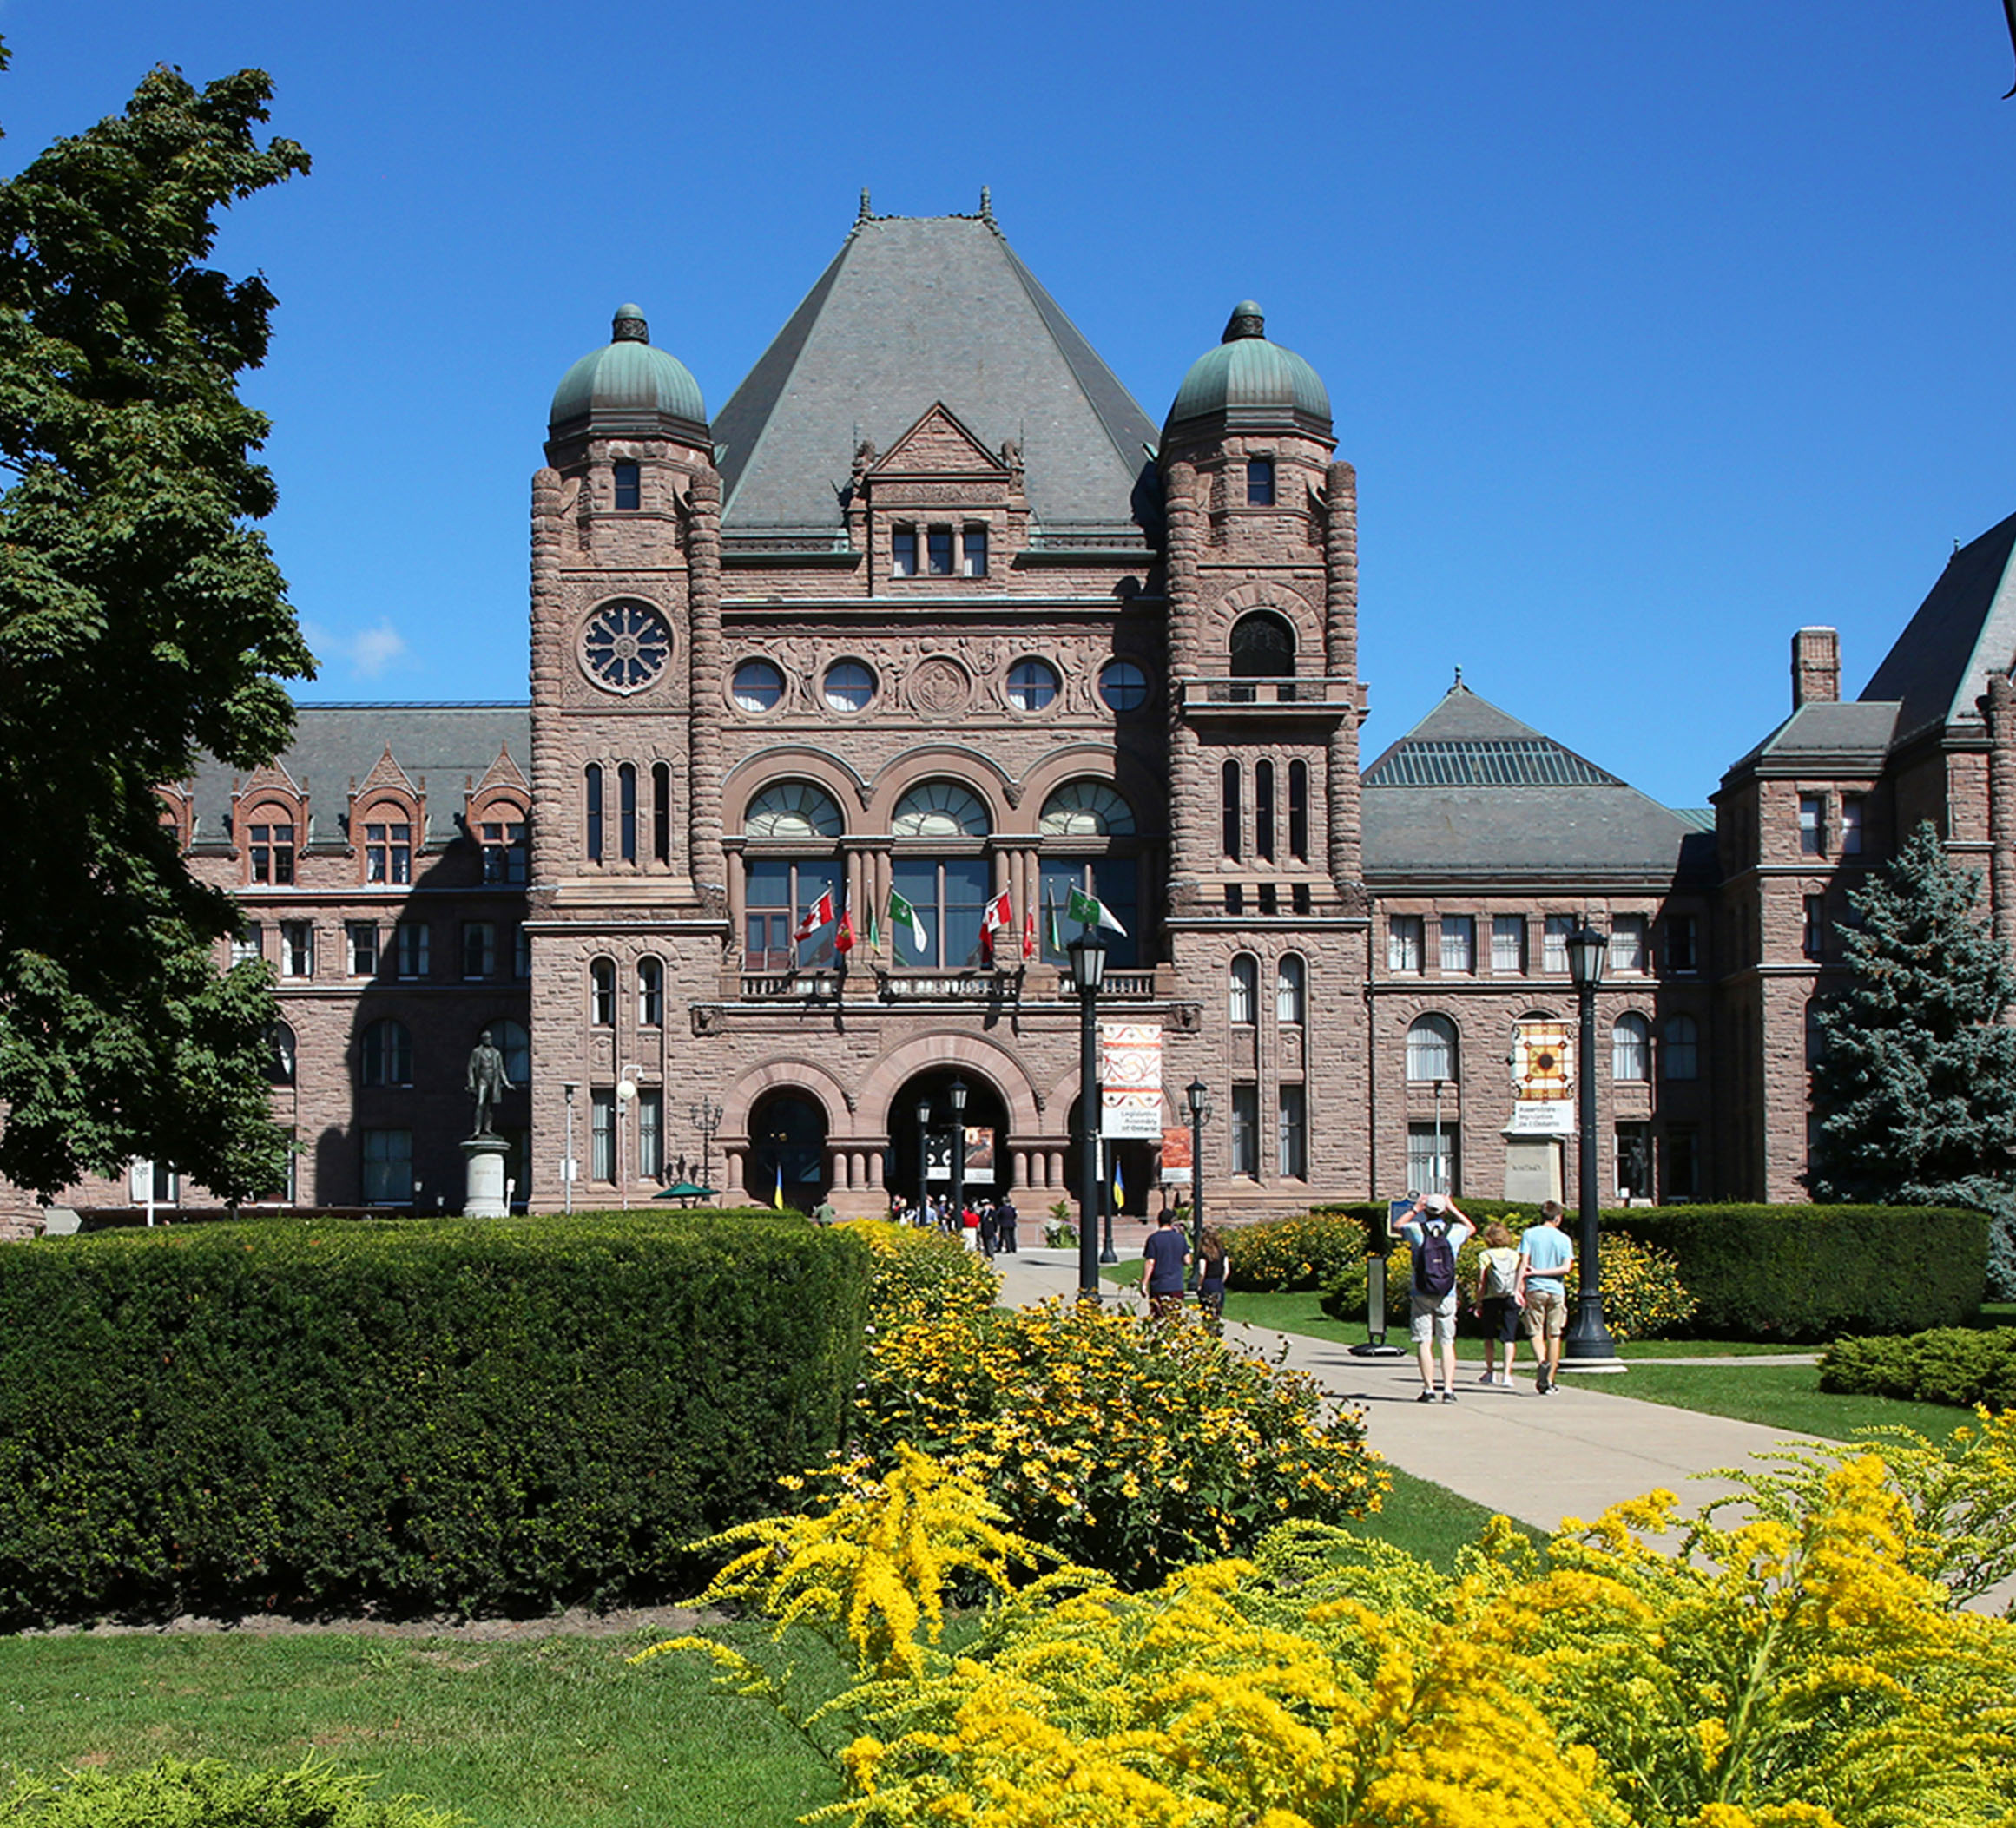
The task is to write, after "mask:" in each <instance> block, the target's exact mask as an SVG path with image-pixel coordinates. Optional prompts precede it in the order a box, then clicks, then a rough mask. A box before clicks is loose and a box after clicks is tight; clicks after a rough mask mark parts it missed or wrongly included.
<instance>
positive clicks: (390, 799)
mask: <svg viewBox="0 0 2016 1828" xmlns="http://www.w3.org/2000/svg"><path fill="white" fill-rule="evenodd" d="M345 825H346V829H347V830H348V832H349V833H350V854H351V855H352V857H354V858H356V859H357V864H358V880H359V882H361V883H364V884H368V885H375V886H380V887H386V888H392V887H398V886H399V885H401V884H406V883H410V882H412V879H413V858H414V856H415V854H416V852H418V851H419V849H420V848H421V847H422V846H423V845H425V842H426V837H427V795H426V789H425V784H424V783H416V782H415V781H414V779H413V778H412V776H411V775H410V774H408V773H406V771H405V769H404V768H402V767H401V766H399V763H398V762H397V761H396V760H395V759H393V756H392V745H391V744H390V743H387V744H386V745H385V753H384V754H382V755H381V756H379V759H378V761H377V763H376V764H375V765H374V766H372V771H371V773H369V774H367V775H366V776H365V778H364V783H363V785H362V786H353V787H352V789H351V790H350V801H349V806H348V808H347V812H346V820H345Z"/></svg>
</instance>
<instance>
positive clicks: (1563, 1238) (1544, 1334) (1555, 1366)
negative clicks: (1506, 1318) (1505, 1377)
mask: <svg viewBox="0 0 2016 1828" xmlns="http://www.w3.org/2000/svg"><path fill="white" fill-rule="evenodd" d="M1561 1217H1562V1213H1561V1202H1560V1201H1559V1200H1548V1201H1547V1203H1546V1204H1545V1206H1543V1207H1541V1208H1540V1222H1539V1223H1538V1225H1530V1226H1527V1227H1526V1229H1525V1231H1524V1232H1522V1233H1520V1234H1519V1270H1518V1272H1517V1273H1516V1274H1515V1275H1514V1277H1513V1279H1512V1295H1513V1299H1516V1300H1519V1301H1521V1302H1523V1303H1524V1305H1525V1317H1526V1337H1527V1338H1529V1339H1531V1340H1532V1343H1533V1358H1534V1360H1535V1361H1536V1362H1537V1363H1538V1365H1539V1367H1540V1373H1539V1376H1538V1378H1535V1379H1534V1380H1533V1389H1534V1391H1536V1392H1537V1393H1538V1395H1540V1396H1543V1397H1544V1396H1545V1395H1546V1394H1547V1392H1548V1391H1551V1390H1552V1389H1553V1388H1554V1384H1555V1380H1556V1379H1557V1378H1558V1377H1559V1375H1560V1371H1561V1341H1562V1339H1563V1338H1565V1336H1566V1334H1567V1332H1568V1272H1570V1271H1571V1270H1572V1269H1573V1268H1574V1267H1575V1246H1573V1245H1572V1244H1571V1243H1570V1242H1569V1241H1568V1234H1567V1233H1565V1232H1564V1231H1563V1230H1562V1229H1561Z"/></svg>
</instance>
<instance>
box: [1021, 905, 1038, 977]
mask: <svg viewBox="0 0 2016 1828" xmlns="http://www.w3.org/2000/svg"><path fill="white" fill-rule="evenodd" d="M1033 957H1036V910H1035V909H1034V908H1031V909H1030V910H1029V911H1028V912H1027V913H1025V914H1024V916H1023V917H1022V962H1023V963H1024V964H1027V963H1029V961H1030V960H1031V959H1032V958H1033Z"/></svg>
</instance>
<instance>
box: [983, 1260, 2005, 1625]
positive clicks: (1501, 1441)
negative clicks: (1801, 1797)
mask: <svg viewBox="0 0 2016 1828" xmlns="http://www.w3.org/2000/svg"><path fill="white" fill-rule="evenodd" d="M1115 1248H1116V1249H1117V1250H1118V1251H1119V1252H1120V1253H1121V1254H1122V1257H1123V1260H1130V1261H1137V1260H1138V1259H1139V1254H1140V1246H1139V1243H1138V1242H1136V1243H1135V1244H1134V1249H1133V1252H1132V1253H1131V1256H1130V1253H1128V1251H1127V1248H1126V1244H1125V1242H1123V1240H1120V1239H1116V1240H1115ZM994 1264H995V1267H996V1268H997V1269H998V1271H999V1272H1001V1285H1002V1299H1004V1300H1005V1301H1006V1302H1008V1303H1010V1304H1011V1305H1015V1306H1018V1307H1019V1306H1029V1305H1033V1304H1035V1303H1037V1302H1039V1301H1044V1300H1047V1299H1050V1298H1051V1297H1052V1296H1064V1297H1065V1298H1066V1299H1069V1298H1070V1297H1071V1295H1072V1294H1073V1293H1075V1292H1076V1290H1077V1253H1076V1252H1075V1251H1054V1250H1038V1251H1027V1250H1025V1251H1023V1252H1021V1253H1019V1254H1018V1255H1016V1256H1011V1257H1010V1256H1003V1257H997V1258H996V1259H994ZM1121 1299H1123V1301H1128V1302H1130V1304H1131V1305H1139V1299H1140V1298H1139V1296H1138V1295H1137V1294H1136V1295H1132V1296H1129V1295H1126V1294H1124V1293H1123V1296H1122V1298H1121ZM1225 1336H1226V1338H1227V1341H1228V1342H1229V1344H1232V1345H1237V1346H1240V1347H1242V1348H1243V1349H1245V1350H1247V1351H1252V1352H1255V1353H1256V1354H1259V1355H1261V1356H1263V1357H1265V1358H1269V1359H1275V1358H1280V1359H1284V1360H1285V1362H1286V1363H1288V1364H1291V1365H1293V1366H1294V1367H1295V1369H1296V1370H1298V1371H1306V1372H1308V1375H1309V1376H1310V1377H1312V1378H1314V1379H1315V1381H1316V1383H1317V1384H1318V1385H1319V1386H1320V1387H1321V1389H1322V1391H1324V1393H1325V1394H1326V1395H1327V1396H1329V1397H1333V1398H1334V1399H1335V1400H1337V1401H1340V1402H1344V1403H1350V1404H1357V1405H1358V1406H1360V1407H1361V1408H1362V1409H1363V1410H1364V1411H1365V1415H1366V1432H1367V1438H1368V1439H1369V1441H1370V1443H1371V1444H1372V1445H1373V1446H1374V1448H1376V1449H1377V1450H1379V1452H1380V1453H1381V1454H1383V1455H1384V1456H1386V1458H1387V1460H1389V1461H1390V1462H1391V1463H1393V1465H1395V1466H1397V1467H1399V1468H1400V1470H1402V1471H1403V1472H1409V1473H1412V1474H1413V1475H1414V1476H1416V1477H1417V1478H1421V1479H1428V1480H1432V1481H1433V1483H1436V1484H1437V1485H1441V1486H1446V1488H1447V1489H1449V1490H1451V1491H1453V1492H1457V1493H1459V1494H1460V1495H1461V1496H1464V1497H1466V1498H1468V1499H1470V1500H1472V1502H1473V1503H1478V1504H1482V1505H1484V1506H1486V1507H1487V1508H1488V1509H1492V1510H1495V1511H1503V1512H1504V1513H1505V1515H1506V1516H1511V1517H1516V1518H1517V1519H1519V1521H1520V1522H1524V1523H1530V1524H1532V1526H1533V1527H1534V1528H1536V1529H1542V1530H1549V1531H1551V1530H1554V1529H1558V1528H1559V1527H1560V1524H1561V1522H1562V1519H1563V1518H1565V1517H1579V1518H1581V1519H1582V1520H1583V1521H1584V1522H1593V1521H1594V1520H1595V1518H1596V1517H1597V1516H1598V1515H1599V1514H1600V1513H1601V1512H1602V1511H1603V1510H1604V1509H1605V1508H1606V1507H1607V1506H1609V1505H1611V1504H1615V1503H1621V1502H1622V1501H1623V1500H1624V1499H1626V1498H1635V1497H1638V1496H1642V1495H1644V1493H1646V1492H1649V1491H1651V1490H1653V1489H1655V1488H1657V1487H1660V1486H1664V1487H1665V1488H1667V1489H1669V1490H1671V1491H1675V1492H1677V1493H1678V1494H1679V1496H1680V1502H1681V1510H1682V1513H1683V1515H1686V1516H1691V1515H1693V1514H1694V1513H1695V1512H1696V1511H1697V1510H1699V1509H1700V1508H1701V1506H1702V1505H1703V1503H1707V1502H1708V1501H1709V1500H1710V1499H1711V1498H1714V1497H1717V1496H1722V1495H1723V1494H1725V1493H1728V1492H1730V1491H1734V1490H1736V1489H1738V1488H1737V1487H1736V1485H1735V1484H1734V1483H1732V1482H1730V1481H1729V1480H1726V1479H1702V1478H1696V1477H1694V1475H1695V1474H1697V1473H1705V1472H1710V1471H1712V1470H1715V1469H1716V1468H1718V1467H1725V1466H1742V1465H1744V1464H1746V1463H1749V1460H1750V1458H1751V1456H1753V1455H1756V1454H1760V1453H1767V1452H1769V1450H1771V1449H1773V1448H1774V1447H1781V1446H1784V1445H1787V1444H1789V1443H1790V1444H1797V1445H1805V1446H1820V1445H1822V1444H1823V1443H1820V1442H1818V1441H1817V1440H1815V1438H1814V1437H1812V1436H1808V1435H1795V1434H1792V1433H1790V1432H1789V1430H1781V1429H1773V1428H1765V1427H1762V1426H1760V1425H1758V1424H1756V1423H1752V1422H1736V1421H1732V1420H1730V1419H1729V1417H1723V1416H1710V1415H1703V1414H1700V1413H1697V1412H1696V1411H1695V1410H1687V1409H1674V1408H1671V1407H1670V1406H1669V1405H1667V1404H1658V1403H1644V1402H1634V1401H1632V1400H1631V1397H1630V1395H1629V1391H1630V1386H1631V1374H1630V1372H1628V1371H1626V1372H1625V1373H1624V1374H1623V1375H1622V1376H1607V1377H1598V1376H1584V1377H1583V1378H1579V1379H1574V1378H1572V1374H1571V1376H1570V1377H1568V1378H1564V1380H1563V1382H1562V1384H1561V1387H1560V1388H1559V1389H1558V1390H1557V1391H1554V1392H1553V1393H1552V1394H1551V1395H1549V1396H1546V1397H1542V1396H1540V1395H1539V1394H1538V1392H1537V1391H1535V1390H1534V1389H1533V1384H1532V1376H1531V1374H1530V1373H1528V1372H1523V1371H1522V1372H1519V1373H1516V1374H1515V1376H1514V1381H1513V1383H1512V1385H1511V1387H1510V1388H1502V1389H1501V1388H1499V1387H1498V1386H1496V1385H1491V1386H1486V1385H1484V1384H1479V1383H1478V1382H1477V1378H1478V1376H1479V1366H1478V1365H1477V1364H1474V1363H1472V1364H1468V1365H1461V1364H1459V1369H1458V1380H1459V1381H1458V1384H1457V1400H1456V1401H1455V1402H1454V1403H1440V1402H1438V1403H1436V1404H1433V1405H1430V1404H1425V1403H1421V1402H1420V1401H1419V1400H1418V1398H1419V1397H1420V1391H1421V1380H1420V1371H1418V1370H1417V1369H1416V1368H1415V1364H1414V1359H1413V1355H1412V1354H1411V1352H1410V1353H1409V1354H1408V1355H1407V1356H1406V1357H1404V1358H1354V1357H1353V1356H1352V1354H1351V1352H1350V1351H1349V1349H1348V1348H1347V1347H1346V1346H1342V1345H1335V1344H1333V1343H1332V1342H1331V1341H1329V1340H1328V1339H1314V1338H1309V1337H1308V1335H1306V1334H1301V1333H1282V1332H1275V1331H1274V1330H1273V1329H1272V1328H1268V1327H1259V1326H1248V1325H1241V1324H1239V1323H1236V1322H1234V1323H1231V1324H1229V1325H1227V1327H1226V1330H1225ZM1396 1343H1401V1344H1404V1341H1402V1342H1396ZM1520 1355H1521V1358H1522V1359H1523V1358H1525V1346H1524V1345H1521V1347H1520ZM1719 1362H1723V1363H1729V1364H1761V1363H1780V1364H1782V1363H1786V1362H1793V1363H1806V1364H1810V1363H1812V1362H1813V1361H1812V1359H1811V1358H1810V1357H1805V1356H1802V1355H1791V1354H1788V1355H1786V1356H1785V1357H1783V1358H1771V1359H1757V1358H1734V1359H1729V1360H1723V1361H1719ZM2012 1600H2016V1580H2012V1581H2005V1582H2003V1583H2002V1585H2001V1586H2000V1587H1998V1588H1996V1589H1995V1590H1994V1592H1993V1594H1992V1595H1989V1596H1987V1597H1986V1598H1985V1599H1984V1600H1982V1601H1977V1602H1976V1603H1977V1604H1978V1605H1980V1606H1982V1607H1984V1608H1986V1609H1987V1610H1990V1611H1995V1612H2000V1610H2001V1609H2002V1608H2003V1607H2005V1606H2006V1605H2008V1604H2009V1603H2010V1601H2012Z"/></svg>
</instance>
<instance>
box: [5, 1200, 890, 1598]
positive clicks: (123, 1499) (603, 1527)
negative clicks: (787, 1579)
mask: <svg viewBox="0 0 2016 1828" xmlns="http://www.w3.org/2000/svg"><path fill="white" fill-rule="evenodd" d="M866 1299H867V1253H866V1247H865V1246H864V1245H863V1244H862V1242H861V1240H860V1239H858V1238H855V1237H853V1236H850V1235H849V1234H848V1233H847V1232H846V1231H844V1230H840V1229H837V1228H836V1229H830V1230H820V1229H817V1228H815V1227H813V1226H807V1224H806V1223H805V1222H804V1221H803V1220H801V1219H798V1218H795V1217H793V1218H784V1217H781V1216H780V1215H778V1214H776V1213H702V1212H695V1213H624V1214H616V1213H603V1214H583V1215H579V1216H576V1217H575V1218H573V1219H570V1220H562V1219H557V1218H551V1217H544V1218H536V1219H510V1220H459V1219H457V1220H393V1221H386V1222H376V1223H373V1222H363V1223H359V1222H357V1221H350V1220H338V1221H333V1222H329V1221H316V1220H306V1221H303V1220H261V1221H259V1222H256V1223H250V1224H243V1225H215V1226H192V1227H187V1228H182V1227H177V1228H175V1229H173V1230H167V1231H162V1230H156V1231H153V1232H140V1233H133V1232H122V1233H107V1234H104V1235H102V1236H100V1237H96V1238H74V1239H61V1240H44V1241H43V1242H42V1243H39V1244H33V1245H27V1246H18V1247H16V1248H14V1249H10V1250H6V1251H0V1623H4V1624H10V1625H11V1624H16V1623H20V1622H24V1621H32V1620H47V1619H56V1618H82V1617H90V1616H95V1615H98V1614H107V1613H125V1614H172V1613H175V1612H179V1611H185V1610H200V1611H214V1612H226V1613H228V1612H233V1611H240V1610H247V1609H249V1610H271V1611H293V1612H301V1611H327V1610H332V1609H334V1610H341V1611H351V1610H355V1609H357V1608H359V1607H368V1608H383V1609H387V1610H392V1611H399V1612H407V1613H414V1612H418V1613H431V1612H437V1611H448V1610H452V1611H462V1612H471V1613H476V1612H482V1613H497V1612H512V1611H545V1610H549V1609H550V1608H554V1607H556V1606H559V1605H565V1604H573V1603H582V1602H585V1603H597V1602H603V1601H611V1600H614V1599H616V1598H618V1597H621V1596H624V1595H647V1594H662V1593H663V1592H665V1591H667V1590H669V1589H671V1588H675V1587H676V1586H678V1585H681V1584H682V1583H683V1582H684V1581H686V1580H688V1578H689V1577H690V1576H691V1575H692V1574H693V1573H694V1572H695V1564H692V1563H689V1562H687V1561H686V1559H685V1557H684V1555H683V1552H682V1551H683V1545H685V1544H687V1543H688V1542H693V1541H695V1540H696V1539H697V1538H700V1537H702V1536H706V1535H711V1534H713V1533H715V1531H718V1530H720V1529H725V1528H727V1527H728V1525H730V1524H731V1523H735V1522H741V1521H743V1520H744V1519H745V1518H747V1517H749V1516H756V1515H759V1514H761V1513H762V1512H763V1511H765V1510H768V1509H772V1508H774V1503H775V1481H776V1479H777V1478H778V1476H780V1475H781V1474H784V1473H787V1472H793V1471H795V1470H798V1469H799V1468H800V1467H802V1466H804V1465H805V1464H807V1463H808V1462H810V1461H812V1460H814V1459H816V1458H817V1457H818V1456H820V1454H821V1453H822V1452H824V1451H825V1450H827V1449H828V1448H830V1447H832V1446H834V1445H836V1444H837V1443H838V1442H839V1441H840V1436H841V1430H842V1426H843V1420H844V1416H845V1411H846V1404H847V1400H848V1398H849V1397H851V1395H852V1392H853V1386H854V1383H855V1379H856V1376H857V1372H858V1366H859V1363H860V1345H861V1329H862V1325H863V1320H864V1315H865V1312H866Z"/></svg>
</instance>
